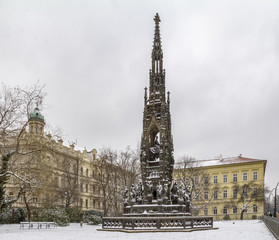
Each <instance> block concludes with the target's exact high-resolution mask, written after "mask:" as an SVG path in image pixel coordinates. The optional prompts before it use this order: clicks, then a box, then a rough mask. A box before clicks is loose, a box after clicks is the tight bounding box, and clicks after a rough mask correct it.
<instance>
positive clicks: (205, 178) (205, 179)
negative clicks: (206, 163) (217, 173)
mask: <svg viewBox="0 0 279 240" xmlns="http://www.w3.org/2000/svg"><path fill="white" fill-rule="evenodd" d="M208 182H209V181H208V176H205V177H204V184H205V185H208Z"/></svg>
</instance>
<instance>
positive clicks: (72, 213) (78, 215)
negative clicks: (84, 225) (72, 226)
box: [66, 207, 83, 222]
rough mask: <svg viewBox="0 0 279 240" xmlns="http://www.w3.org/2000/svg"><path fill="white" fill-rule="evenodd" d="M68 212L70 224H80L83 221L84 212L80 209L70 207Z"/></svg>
mask: <svg viewBox="0 0 279 240" xmlns="http://www.w3.org/2000/svg"><path fill="white" fill-rule="evenodd" d="M66 212H67V214H68V216H69V220H70V222H80V221H82V220H83V212H82V211H81V208H80V207H68V208H67V209H66Z"/></svg>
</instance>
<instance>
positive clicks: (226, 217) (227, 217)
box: [223, 214, 231, 220]
mask: <svg viewBox="0 0 279 240" xmlns="http://www.w3.org/2000/svg"><path fill="white" fill-rule="evenodd" d="M223 219H224V220H231V218H230V215H228V214H226V215H225V216H224V217H223Z"/></svg>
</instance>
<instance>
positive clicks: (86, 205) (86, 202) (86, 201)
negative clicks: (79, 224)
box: [85, 199, 88, 208]
mask: <svg viewBox="0 0 279 240" xmlns="http://www.w3.org/2000/svg"><path fill="white" fill-rule="evenodd" d="M85 207H86V208H88V199H86V200H85Z"/></svg>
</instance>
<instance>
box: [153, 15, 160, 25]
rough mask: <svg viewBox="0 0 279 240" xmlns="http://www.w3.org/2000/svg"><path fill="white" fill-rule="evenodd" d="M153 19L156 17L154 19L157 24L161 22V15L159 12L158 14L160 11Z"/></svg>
mask: <svg viewBox="0 0 279 240" xmlns="http://www.w3.org/2000/svg"><path fill="white" fill-rule="evenodd" d="M153 19H154V21H155V23H156V25H158V24H159V22H161V20H160V16H159V14H158V13H156V15H155V17H154V18H153Z"/></svg>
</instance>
